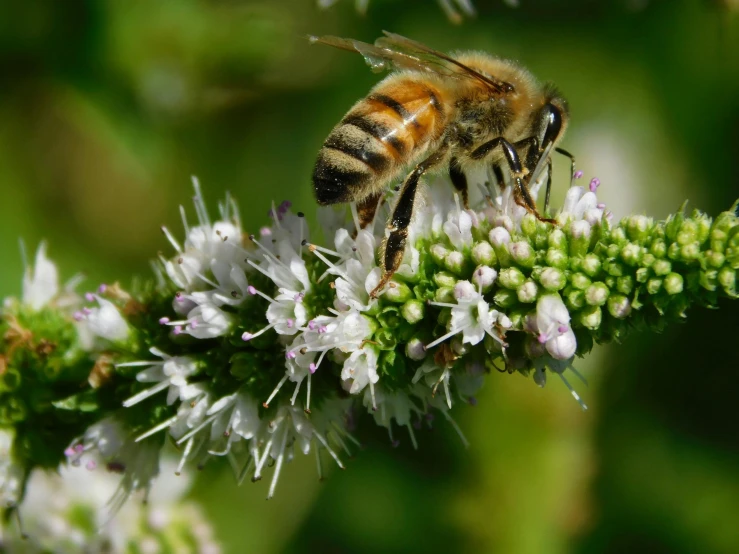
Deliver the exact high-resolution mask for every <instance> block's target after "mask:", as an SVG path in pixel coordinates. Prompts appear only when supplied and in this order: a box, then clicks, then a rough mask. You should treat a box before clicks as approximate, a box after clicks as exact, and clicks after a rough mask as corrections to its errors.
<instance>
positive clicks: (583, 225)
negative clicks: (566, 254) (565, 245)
mask: <svg viewBox="0 0 739 554" xmlns="http://www.w3.org/2000/svg"><path fill="white" fill-rule="evenodd" d="M591 234H592V229H591V227H590V223H588V222H587V221H585V220H579V221H573V222H572V223H570V235H571V237H572V238H571V241H570V256H572V257H573V258H578V257H582V256H584V255H585V254H587V253H588V248H589V247H590V235H591Z"/></svg>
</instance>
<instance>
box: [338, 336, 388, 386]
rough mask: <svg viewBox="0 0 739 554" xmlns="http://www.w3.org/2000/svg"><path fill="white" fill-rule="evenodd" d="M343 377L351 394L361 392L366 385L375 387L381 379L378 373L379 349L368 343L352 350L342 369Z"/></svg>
mask: <svg viewBox="0 0 739 554" xmlns="http://www.w3.org/2000/svg"><path fill="white" fill-rule="evenodd" d="M341 379H342V380H343V385H344V388H345V389H346V390H348V391H349V394H359V393H360V392H361V391H362V390H364V387H366V386H367V385H369V386H370V389H371V388H373V387H374V385H375V383H377V381H378V380H379V379H380V376H379V375H378V374H377V350H376V349H375V348H374V347H373V346H370V345H366V346H364V347H363V348H360V349H359V350H355V351H354V352H352V354H351V356H349V357H348V358H347V359H346V361H344V366H343V368H342V369H341Z"/></svg>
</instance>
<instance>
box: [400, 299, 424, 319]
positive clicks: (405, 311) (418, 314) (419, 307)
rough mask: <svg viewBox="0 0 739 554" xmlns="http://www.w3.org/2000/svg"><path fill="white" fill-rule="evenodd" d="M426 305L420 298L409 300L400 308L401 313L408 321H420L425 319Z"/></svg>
mask: <svg viewBox="0 0 739 554" xmlns="http://www.w3.org/2000/svg"><path fill="white" fill-rule="evenodd" d="M425 311H426V305H425V304H424V303H423V302H421V301H420V300H409V301H408V302H406V303H405V304H403V307H402V308H400V314H401V315H402V316H403V318H404V319H405V320H406V321H407V322H408V323H411V324H413V323H418V322H419V321H421V320H422V319H423V316H424V313H425Z"/></svg>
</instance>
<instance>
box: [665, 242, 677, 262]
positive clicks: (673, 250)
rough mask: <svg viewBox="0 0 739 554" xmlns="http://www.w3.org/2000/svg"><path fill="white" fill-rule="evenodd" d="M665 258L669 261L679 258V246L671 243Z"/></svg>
mask: <svg viewBox="0 0 739 554" xmlns="http://www.w3.org/2000/svg"><path fill="white" fill-rule="evenodd" d="M667 257H668V258H670V259H671V260H677V259H679V258H680V245H679V244H678V243H676V242H673V243H672V244H671V245H670V247H669V248H668V249H667Z"/></svg>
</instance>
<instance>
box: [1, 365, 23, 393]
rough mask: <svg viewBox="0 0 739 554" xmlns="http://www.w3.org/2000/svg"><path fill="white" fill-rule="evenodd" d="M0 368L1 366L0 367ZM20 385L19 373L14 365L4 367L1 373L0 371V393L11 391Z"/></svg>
mask: <svg viewBox="0 0 739 554" xmlns="http://www.w3.org/2000/svg"><path fill="white" fill-rule="evenodd" d="M0 369H2V367H0ZM20 386H21V373H20V371H18V370H17V369H15V368H14V367H6V368H5V371H4V372H3V373H0V393H3V392H13V391H14V390H17V389H18V387H20Z"/></svg>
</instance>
